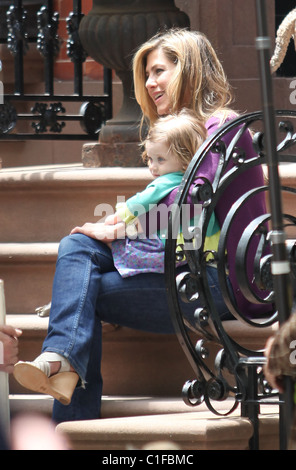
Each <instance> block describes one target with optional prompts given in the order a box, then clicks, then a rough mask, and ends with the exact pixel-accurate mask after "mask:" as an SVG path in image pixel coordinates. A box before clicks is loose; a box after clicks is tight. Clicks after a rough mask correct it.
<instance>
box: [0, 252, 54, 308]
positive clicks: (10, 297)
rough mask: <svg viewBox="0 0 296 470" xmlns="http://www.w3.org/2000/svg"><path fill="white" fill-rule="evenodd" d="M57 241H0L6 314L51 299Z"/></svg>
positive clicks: (0, 265) (35, 306)
mask: <svg viewBox="0 0 296 470" xmlns="http://www.w3.org/2000/svg"><path fill="white" fill-rule="evenodd" d="M58 245H59V244H58V243H0V272H1V279H3V281H4V289H5V301H6V311H7V313H8V314H30V313H33V312H35V309H36V308H37V307H39V306H41V305H44V304H46V303H48V302H49V301H50V299H51V290H52V282H53V277H54V272H55V264H56V258H57V252H58Z"/></svg>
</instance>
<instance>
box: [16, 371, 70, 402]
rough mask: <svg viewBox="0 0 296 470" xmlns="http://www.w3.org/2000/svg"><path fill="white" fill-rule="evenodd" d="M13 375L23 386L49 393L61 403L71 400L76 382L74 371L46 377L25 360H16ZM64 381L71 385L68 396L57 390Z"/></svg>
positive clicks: (61, 386) (34, 390)
mask: <svg viewBox="0 0 296 470" xmlns="http://www.w3.org/2000/svg"><path fill="white" fill-rule="evenodd" d="M13 375H14V377H15V379H16V380H17V381H18V382H19V383H20V384H21V385H22V386H23V387H25V388H27V389H28V390H32V391H33V392H38V393H43V394H45V395H51V396H52V397H53V398H55V399H56V400H58V401H60V402H61V403H62V404H63V405H68V404H69V403H70V402H71V397H72V393H73V391H74V388H75V386H76V384H77V382H78V375H77V374H76V373H75V372H62V373H60V374H55V375H53V376H52V377H47V376H46V375H45V374H44V372H42V371H41V370H40V369H38V367H35V366H34V365H32V364H30V363H26V362H18V363H17V364H16V365H15V366H14V371H13ZM66 383H67V384H68V385H70V386H71V389H70V390H69V396H67V395H65V394H64V393H63V392H62V391H60V390H59V388H63V386H64V385H65V384H66Z"/></svg>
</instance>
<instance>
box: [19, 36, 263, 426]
mask: <svg viewBox="0 0 296 470" xmlns="http://www.w3.org/2000/svg"><path fill="white" fill-rule="evenodd" d="M133 70H134V85H135V94H136V99H137V101H138V102H139V104H140V106H141V108H142V111H143V124H144V123H145V124H146V125H147V126H148V128H149V127H150V126H151V125H152V124H153V123H154V122H155V121H156V120H157V118H158V117H159V116H163V115H167V114H170V113H177V112H178V111H180V110H181V109H182V108H184V107H187V108H189V109H191V110H193V111H194V112H195V114H196V117H197V119H198V122H199V127H200V135H201V136H202V139H205V138H206V137H207V135H209V133H211V132H213V131H214V130H215V129H216V128H217V127H218V126H219V125H221V123H223V122H224V121H225V120H227V119H231V118H232V117H234V113H233V112H232V111H231V110H230V108H229V106H230V102H231V92H230V88H229V84H228V81H227V79H226V77H225V74H224V72H223V68H222V66H221V63H220V62H219V60H218V58H217V55H216V53H215V51H214V50H213V48H212V46H211V44H210V43H209V41H208V40H207V39H206V38H205V36H204V35H203V34H201V33H198V32H190V31H187V30H169V31H167V32H165V33H163V34H159V35H157V36H156V37H154V38H152V39H151V40H150V41H148V42H146V43H145V44H144V45H143V46H142V47H140V49H139V50H138V52H137V53H136V54H135V57H134V62H133ZM241 145H245V146H246V147H248V148H247V151H250V152H251V150H250V149H251V142H250V138H249V135H248V136H247V137H246V138H245V141H242V144H241ZM208 159H209V160H208ZM207 160H208V162H207V163H206V165H205V167H204V168H202V169H201V175H203V173H204V174H206V175H207V176H208V178H209V179H211V178H213V175H214V174H215V169H216V167H217V163H218V162H217V155H213V154H210V155H209V157H208V158H207ZM254 172H255V173H256V174H255V173H254V175H253V176H254V184H257V183H258V182H260V183H262V182H263V179H262V174H261V172H260V170H259V169H256V170H254ZM235 196H236V195H235V194H234V195H233V196H232V198H235ZM171 199H172V200H173V199H174V191H173V192H171V193H170V194H169V195H168V196H166V197H165V198H164V200H163V201H164V203H165V204H168V205H169V204H170V202H171ZM222 205H223V203H222ZM226 206H227V205H226ZM257 206H258V207H257ZM260 210H264V203H263V202H262V201H261V202H260V204H259V205H256V214H257V213H258V211H259V212H260ZM217 216H218V219H219V214H217ZM249 216H250V217H252V216H253V214H252V210H250V214H249ZM222 219H223V214H222V216H221V222H222V221H223V220H222ZM120 224H121V225H120V227H117V228H118V232H117V233H122V232H121V230H123V231H125V224H124V222H121V223H120ZM96 230H97V226H96V224H90V223H87V224H85V225H84V226H82V227H76V228H75V229H73V231H72V234H71V235H70V236H68V237H65V238H64V239H63V240H62V242H61V244H60V248H59V254H58V260H57V266H56V273H55V278H54V283H53V295H52V307H51V313H50V322H49V330H48V334H47V337H46V339H45V341H44V344H43V349H42V351H43V352H44V353H45V355H41V358H38V361H37V362H35V363H34V365H35V366H36V367H35V369H36V370H38V371H39V372H38V373H36V374H35V375H36V376H34V377H33V378H32V380H31V382H35V385H36V387H35V390H38V391H42V386H43V385H42V384H43V383H44V377H49V379H48V381H47V386H48V384H49V386H51V387H52V388H53V389H55V387H59V383H60V382H63V383H64V384H65V383H66V382H68V386H67V387H65V389H66V390H65V401H64V403H68V402H69V401H70V400H71V403H70V404H69V405H67V406H65V405H63V404H61V403H60V402H58V401H57V400H55V404H54V411H53V418H54V419H55V421H57V422H60V421H67V420H77V419H93V418H98V417H99V416H100V401H101V393H102V380H101V376H100V358H101V321H105V322H109V323H114V324H118V325H123V326H126V327H131V328H135V329H139V330H144V331H149V332H156V333H174V328H173V326H172V322H171V318H170V313H169V308H168V303H167V298H166V290H165V280H164V275H163V274H160V273H145V274H138V275H135V276H131V277H126V278H124V277H121V276H120V274H119V273H118V271H116V269H115V267H114V264H113V259H112V252H111V250H110V248H109V247H108V245H107V243H109V242H112V241H113V240H114V238H116V235H114V236H112V237H110V236H106V237H105V238H104V239H103V240H102V239H101V240H100V241H98V240H97V238H96ZM214 243H217V240H216V241H214ZM180 269H182V268H180ZM183 269H185V268H183ZM208 275H209V277H210V285H211V286H212V288H213V289H214V291H215V290H216V293H215V299H216V301H217V309H218V311H219V313H220V315H221V316H222V317H223V315H228V314H229V312H228V310H227V308H226V306H225V304H224V302H223V299H222V296H221V293H220V290H219V288H218V287H217V286H218V282H217V273H216V272H215V269H213V270H212V271H211V272H210V273H209V274H208ZM122 305H124V306H125V308H124V309H122ZM196 307H197V305H196V304H186V307H185V308H187V310H188V314H189V315H190V314H193V312H194V310H195V309H196ZM21 369H25V365H23V366H22V367H21ZM31 369H32V367H30V370H31ZM16 370H17V368H16ZM24 373H25V372H24ZM64 374H67V375H64ZM16 375H18V374H16ZM20 375H22V372H21V374H20ZM38 381H39V388H38ZM77 381H79V382H82V385H83V386H82V387H76V388H75V391H74V393H73V396H72V389H73V388H74V387H75V385H76V383H77ZM44 391H45V393H47V389H46V390H44Z"/></svg>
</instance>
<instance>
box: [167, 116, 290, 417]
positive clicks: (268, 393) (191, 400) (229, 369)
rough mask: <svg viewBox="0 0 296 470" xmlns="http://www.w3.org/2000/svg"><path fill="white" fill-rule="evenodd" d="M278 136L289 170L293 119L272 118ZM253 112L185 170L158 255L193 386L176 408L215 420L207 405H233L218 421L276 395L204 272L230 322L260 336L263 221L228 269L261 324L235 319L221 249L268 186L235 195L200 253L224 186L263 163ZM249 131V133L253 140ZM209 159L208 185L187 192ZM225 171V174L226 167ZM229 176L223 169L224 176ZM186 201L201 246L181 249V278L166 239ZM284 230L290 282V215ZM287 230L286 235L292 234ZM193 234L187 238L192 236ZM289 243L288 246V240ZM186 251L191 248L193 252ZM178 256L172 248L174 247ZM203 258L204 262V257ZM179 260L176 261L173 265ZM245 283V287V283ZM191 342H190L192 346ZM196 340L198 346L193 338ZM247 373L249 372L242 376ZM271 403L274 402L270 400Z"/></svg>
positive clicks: (267, 289) (267, 283)
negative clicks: (190, 306) (246, 144)
mask: <svg viewBox="0 0 296 470" xmlns="http://www.w3.org/2000/svg"><path fill="white" fill-rule="evenodd" d="M276 116H277V120H278V121H279V123H278V129H279V140H280V142H279V143H278V146H277V150H278V154H279V161H280V162H283V163H289V162H296V156H295V155H294V154H291V153H287V151H289V152H290V151H291V149H292V148H293V146H294V144H295V142H296V134H295V132H294V125H293V120H295V118H296V112H294V111H277V112H276ZM262 120H263V116H262V113H261V112H257V113H250V114H247V115H244V116H240V117H237V118H235V119H233V121H231V122H228V123H227V124H225V125H224V126H222V127H221V128H220V129H218V130H217V131H216V132H215V133H214V134H212V135H211V136H210V137H209V138H208V139H207V140H206V142H204V144H203V145H202V147H201V148H200V149H199V151H198V152H197V154H196V155H195V157H194V158H193V160H192V162H191V164H190V165H189V167H188V169H187V171H186V173H185V175H184V178H183V180H182V183H181V185H180V188H179V191H178V194H177V197H176V200H175V204H174V206H173V207H172V212H171V218H170V222H169V228H168V238H167V243H166V253H165V276H166V284H167V291H168V301H169V304H170V310H171V315H172V320H173V323H174V325H175V330H176V333H177V337H178V339H179V342H180V344H181V346H182V348H183V350H184V353H185V354H186V356H187V358H188V360H189V362H190V364H191V366H192V368H193V371H194V373H195V378H194V379H193V380H188V382H186V384H185V385H184V387H183V392H182V394H183V398H184V401H185V402H186V403H187V404H188V405H190V406H196V405H199V404H200V403H201V402H202V401H204V402H205V403H206V404H207V406H208V408H209V409H210V410H211V411H212V412H213V413H215V414H220V412H219V410H218V409H217V406H216V405H215V402H219V401H224V400H226V399H227V398H229V397H233V400H234V402H233V405H231V409H230V410H229V411H228V412H226V414H229V413H231V412H232V411H233V410H234V409H235V408H236V407H237V404H238V403H242V402H244V403H248V402H250V403H257V404H258V403H259V402H260V403H264V402H265V400H266V399H267V398H269V399H270V398H271V397H272V398H276V397H277V391H273V390H271V388H270V387H269V386H268V384H267V383H266V381H265V380H264V376H263V373H262V366H263V364H264V358H263V352H262V350H260V349H259V350H257V349H251V348H250V347H246V346H245V345H244V344H241V341H240V340H239V339H238V338H233V337H231V333H229V330H228V329H227V322H224V321H222V320H221V318H220V317H219V314H218V312H217V308H216V305H215V298H214V294H213V293H212V292H211V289H210V285H209V281H208V277H207V268H208V267H209V266H211V265H214V266H215V267H216V268H217V270H218V279H219V283H220V288H221V292H222V295H223V299H224V302H225V304H226V306H227V307H228V309H229V311H230V312H231V314H232V315H233V318H234V319H236V320H237V321H239V322H243V323H244V324H246V325H248V326H249V327H252V328H254V329H258V328H261V329H262V328H265V327H267V326H270V325H272V324H273V323H275V322H276V321H277V311H276V308H275V305H274V303H273V301H274V293H273V282H272V274H271V254H270V249H269V248H270V239H269V233H270V232H269V229H268V227H269V223H270V214H268V213H267V214H263V215H262V216H260V217H258V218H256V219H255V220H253V221H251V222H250V223H249V224H247V226H246V227H245V229H244V230H243V232H242V234H241V235H240V238H239V241H238V243H237V246H236V247H235V249H236V261H235V269H236V275H237V281H238V284H239V289H240V291H241V293H242V294H243V296H244V297H245V298H246V299H247V300H248V301H249V302H251V303H252V304H254V305H257V304H262V305H264V304H270V305H271V308H270V311H268V312H267V313H266V314H265V315H264V317H262V318H257V319H254V318H253V319H252V318H250V317H249V316H248V315H247V312H244V311H241V310H240V309H239V308H238V306H237V303H236V302H235V300H234V297H233V295H232V292H231V289H230V287H229V283H228V281H227V279H228V269H229V266H228V259H227V242H228V240H229V236H230V233H231V228H232V226H233V225H234V224H235V223H236V220H237V219H239V217H240V212H241V209H242V208H243V207H244V205H245V204H246V203H247V202H248V201H250V200H251V199H252V198H253V197H255V196H256V195H257V194H259V193H261V192H263V193H264V194H267V193H268V190H269V187H268V184H266V185H263V186H260V187H256V188H254V189H253V190H249V191H248V192H247V193H246V194H243V195H242V196H241V197H240V198H239V199H238V200H237V201H236V203H234V204H233V205H232V207H231V209H230V210H229V212H228V214H227V216H226V218H225V220H224V223H223V225H222V227H220V229H221V234H220V239H219V246H218V250H217V252H211V253H210V252H208V251H207V250H206V248H205V239H206V233H207V228H208V226H209V223H210V219H211V215H212V213H213V212H214V211H215V208H216V206H217V204H218V202H219V201H220V200H223V194H224V192H225V190H226V189H227V188H228V187H229V185H230V184H231V183H232V182H233V181H234V180H235V179H236V178H237V177H238V176H240V175H243V174H244V173H245V172H246V171H247V170H248V169H250V168H253V167H255V166H257V165H264V164H266V163H267V160H266V151H265V145H264V134H263V133H262V132H261V131H260V130H259V131H258V130H257V128H260V127H261V126H262ZM256 130H257V132H256ZM245 132H251V135H252V136H253V147H254V148H255V150H256V152H257V154H256V155H255V156H251V158H250V156H248V155H245V152H244V151H243V150H242V149H241V148H239V145H238V143H239V140H240V138H241V137H242V135H243V134H244V133H245ZM229 133H231V136H233V137H232V139H231V141H230V142H229V143H228V144H226V143H225V141H224V140H223V139H224V138H225V136H227V135H228V134H229ZM213 151H214V152H215V153H217V157H218V160H219V162H218V166H217V171H216V174H215V178H214V181H213V182H212V183H210V182H209V181H207V180H204V184H201V185H200V184H199V185H196V184H195V179H196V175H197V173H198V170H199V168H200V166H201V165H202V163H203V162H204V159H205V158H206V156H207V154H208V152H213ZM230 161H231V162H232V163H233V165H231V166H230V167H229V166H228V164H229V162H230ZM229 168H230V169H229ZM282 191H288V192H289V193H290V194H291V195H294V194H295V192H296V191H295V189H294V188H288V187H282ZM189 193H190V194H191V197H192V200H193V202H194V203H200V201H204V203H203V207H202V214H201V221H202V224H200V223H199V227H200V226H202V231H201V243H199V244H197V243H196V246H195V247H194V248H193V249H192V246H191V248H190V249H187V248H186V243H185V244H184V246H181V254H182V256H183V255H185V257H186V260H187V265H188V272H186V273H183V274H182V275H181V276H180V275H177V274H176V265H177V262H178V260H179V258H180V252H179V253H178V256H176V240H175V237H174V236H173V234H174V233H175V232H174V227H176V226H179V224H180V220H181V217H182V207H183V205H185V204H186V200H187V197H188V195H189ZM284 220H285V227H286V228H288V229H289V237H288V239H287V241H286V247H287V253H288V256H289V261H290V264H291V273H292V276H294V279H295V273H296V264H295V262H296V257H295V252H296V248H295V246H296V240H295V239H296V233H295V227H296V218H295V217H294V216H293V215H292V214H284ZM293 230H294V232H293ZM193 231H194V230H193ZM254 238H255V239H256V241H257V250H256V253H255V255H254V258H253V259H254V261H253V264H252V273H253V274H252V276H251V278H250V273H247V258H248V252H249V249H250V246H251V243H252V240H253V239H254ZM294 238H295V239H294ZM193 246H194V245H193ZM178 248H179V247H178ZM209 255H211V256H209ZM178 257H179V258H178ZM250 279H251V282H250ZM197 298H198V299H199V307H198V308H197V309H196V310H195V313H194V315H193V317H192V318H191V320H189V319H188V313H186V312H185V310H186V309H185V303H184V302H187V303H188V302H189V303H190V302H193V301H195V300H196V299H197ZM196 337H197V338H198V341H197V343H196V345H195V344H194V343H195V342H196ZM201 337H202V338H203V340H200V338H201ZM251 369H252V372H250V371H251ZM254 370H255V379H254V380H255V382H256V397H255V399H254V397H252V396H250V392H249V386H250V377H251V376H252V374H253V372H254ZM277 402H278V399H277Z"/></svg>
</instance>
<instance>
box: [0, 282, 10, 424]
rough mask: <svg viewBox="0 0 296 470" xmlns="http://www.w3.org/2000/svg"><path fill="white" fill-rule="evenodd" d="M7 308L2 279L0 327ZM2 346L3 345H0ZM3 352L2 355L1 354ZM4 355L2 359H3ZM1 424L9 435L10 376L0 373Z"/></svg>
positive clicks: (0, 289) (3, 323) (4, 319)
mask: <svg viewBox="0 0 296 470" xmlns="http://www.w3.org/2000/svg"><path fill="white" fill-rule="evenodd" d="M5 321H6V307H5V297H4V282H3V281H2V280H1V279H0V325H5ZM0 346H2V344H0ZM1 352H2V354H1ZM1 355H2V358H1ZM3 356H4V354H3V347H2V351H1V350H0V361H1V359H2V361H1V362H2V363H3ZM0 424H1V426H3V429H4V432H6V433H9V430H10V409H9V385H8V374H7V373H6V372H1V371H0Z"/></svg>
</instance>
